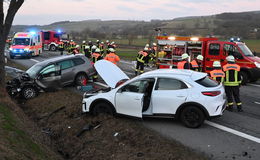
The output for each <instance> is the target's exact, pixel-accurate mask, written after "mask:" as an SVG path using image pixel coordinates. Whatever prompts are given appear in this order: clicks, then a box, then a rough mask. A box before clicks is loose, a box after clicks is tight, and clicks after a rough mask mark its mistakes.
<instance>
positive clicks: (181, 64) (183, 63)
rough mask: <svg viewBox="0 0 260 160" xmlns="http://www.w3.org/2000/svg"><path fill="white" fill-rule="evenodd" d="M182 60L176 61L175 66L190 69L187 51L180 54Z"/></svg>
mask: <svg viewBox="0 0 260 160" xmlns="http://www.w3.org/2000/svg"><path fill="white" fill-rule="evenodd" d="M181 59H182V61H180V62H178V64H177V68H178V69H191V68H192V66H191V64H190V62H189V55H188V54H187V53H183V54H182V55H181Z"/></svg>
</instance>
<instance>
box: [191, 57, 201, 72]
mask: <svg viewBox="0 0 260 160" xmlns="http://www.w3.org/2000/svg"><path fill="white" fill-rule="evenodd" d="M203 58H204V57H203V56H202V55H198V56H197V57H196V58H195V59H194V60H193V61H191V66H192V70H194V71H197V72H202V62H203Z"/></svg>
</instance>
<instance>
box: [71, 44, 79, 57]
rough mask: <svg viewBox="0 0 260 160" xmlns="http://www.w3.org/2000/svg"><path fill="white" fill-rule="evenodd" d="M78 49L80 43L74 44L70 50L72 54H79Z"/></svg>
mask: <svg viewBox="0 0 260 160" xmlns="http://www.w3.org/2000/svg"><path fill="white" fill-rule="evenodd" d="M79 51H80V45H76V46H75V47H74V48H73V50H72V54H74V55H75V54H79Z"/></svg>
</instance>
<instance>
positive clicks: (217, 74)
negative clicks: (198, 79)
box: [209, 61, 225, 83]
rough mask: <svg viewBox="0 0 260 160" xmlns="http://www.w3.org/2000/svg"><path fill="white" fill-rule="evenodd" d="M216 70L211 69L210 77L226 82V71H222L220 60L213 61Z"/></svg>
mask: <svg viewBox="0 0 260 160" xmlns="http://www.w3.org/2000/svg"><path fill="white" fill-rule="evenodd" d="M213 67H214V70H212V71H210V73H209V74H210V77H211V78H212V79H214V80H215V81H218V82H219V83H223V82H224V78H225V73H224V72H223V71H222V68H221V64H220V62H219V61H214V62H213Z"/></svg>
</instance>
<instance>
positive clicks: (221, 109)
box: [209, 102, 227, 119]
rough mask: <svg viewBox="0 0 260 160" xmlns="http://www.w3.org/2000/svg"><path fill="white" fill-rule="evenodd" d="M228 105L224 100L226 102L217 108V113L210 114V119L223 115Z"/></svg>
mask: <svg viewBox="0 0 260 160" xmlns="http://www.w3.org/2000/svg"><path fill="white" fill-rule="evenodd" d="M226 107H227V105H226V102H224V104H223V105H222V106H219V107H218V108H217V114H215V115H212V116H210V117H209V119H214V118H218V117H221V116H222V115H223V113H224V111H225V110H226Z"/></svg>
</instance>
